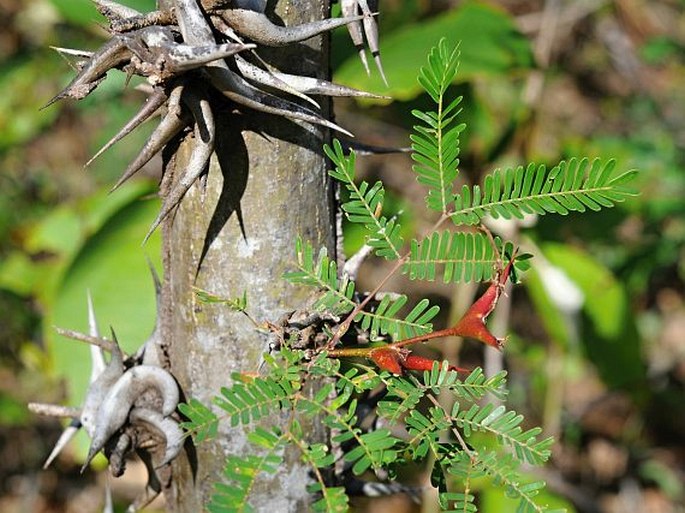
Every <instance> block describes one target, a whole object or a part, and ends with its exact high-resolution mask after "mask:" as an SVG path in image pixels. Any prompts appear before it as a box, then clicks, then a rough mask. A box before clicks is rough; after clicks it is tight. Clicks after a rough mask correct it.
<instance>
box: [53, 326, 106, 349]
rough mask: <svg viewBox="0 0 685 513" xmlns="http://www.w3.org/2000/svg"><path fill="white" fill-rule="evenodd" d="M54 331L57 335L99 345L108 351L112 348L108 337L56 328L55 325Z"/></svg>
mask: <svg viewBox="0 0 685 513" xmlns="http://www.w3.org/2000/svg"><path fill="white" fill-rule="evenodd" d="M55 331H57V334H58V335H62V336H63V337H67V338H70V339H72V340H78V341H79V342H85V343H86V344H90V345H93V346H97V347H100V348H102V349H104V350H105V351H108V352H110V353H111V352H112V349H113V348H114V342H113V341H112V340H110V339H108V338H104V337H94V336H92V335H86V334H85V333H81V332H79V331H73V330H67V329H64V328H58V327H56V326H55Z"/></svg>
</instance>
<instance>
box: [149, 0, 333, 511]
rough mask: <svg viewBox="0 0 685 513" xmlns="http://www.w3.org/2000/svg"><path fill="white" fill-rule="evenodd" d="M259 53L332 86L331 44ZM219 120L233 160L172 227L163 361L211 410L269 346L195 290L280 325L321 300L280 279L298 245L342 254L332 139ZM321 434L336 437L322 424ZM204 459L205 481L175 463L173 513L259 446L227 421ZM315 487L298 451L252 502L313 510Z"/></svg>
mask: <svg viewBox="0 0 685 513" xmlns="http://www.w3.org/2000/svg"><path fill="white" fill-rule="evenodd" d="M271 7H275V8H274V9H272V10H269V9H270V8H271ZM267 14H268V15H269V16H270V18H271V19H272V20H274V21H276V22H279V20H280V21H282V23H283V24H285V25H295V24H299V23H304V22H309V21H313V20H318V19H322V18H323V17H325V16H328V15H329V5H328V1H327V0H326V1H323V0H285V1H284V0H279V1H278V2H277V3H276V5H275V6H272V5H271V3H269V7H268V8H267ZM267 50H269V51H267ZM259 53H260V56H262V57H264V58H265V59H266V60H267V61H268V62H269V63H270V64H272V65H274V66H275V67H277V68H278V69H280V70H282V71H286V72H289V73H298V74H306V75H310V76H318V77H320V78H328V74H329V65H328V39H327V37H318V38H313V39H310V40H308V41H306V42H305V43H303V44H298V45H294V46H292V47H288V48H279V49H277V50H271V49H264V51H262V49H260V51H259ZM324 108H327V106H326V105H324ZM215 117H216V118H217V122H218V125H219V126H220V129H218V131H217V132H218V133H217V144H218V146H219V150H218V151H217V153H219V154H222V155H229V156H230V157H228V158H226V157H225V158H224V160H223V161H222V165H221V166H220V165H219V163H218V162H217V159H216V158H214V157H213V159H212V162H211V165H210V170H209V174H208V177H207V181H206V187H205V188H204V191H203V187H202V185H201V184H198V183H196V184H195V185H194V186H193V187H192V189H191V190H190V191H189V193H188V194H187V195H186V197H185V198H184V200H183V202H182V204H181V205H180V207H179V208H178V210H177V212H176V213H175V215H173V219H171V220H169V221H167V222H166V224H165V226H164V227H163V236H164V243H163V262H164V289H163V307H162V312H161V314H160V316H161V328H162V335H163V340H164V347H163V349H164V356H165V358H166V363H167V365H169V366H170V370H171V372H172V373H173V375H174V376H175V377H176V379H177V380H178V382H179V383H180V385H181V388H182V390H183V393H184V394H185V398H186V399H190V398H195V399H198V400H200V401H202V402H203V403H205V404H210V403H211V400H212V397H214V396H215V395H217V394H219V391H220V388H221V387H222V386H226V385H229V384H230V382H231V378H230V376H231V373H232V372H235V371H256V370H257V366H258V363H259V361H260V357H261V355H262V353H263V352H264V351H265V349H266V348H265V341H266V339H265V337H264V336H262V335H260V334H259V333H258V332H257V331H256V330H255V327H254V326H253V325H252V324H251V323H250V322H249V321H248V319H247V318H246V317H245V316H243V315H242V314H240V313H236V312H233V311H231V310H230V309H229V308H227V307H226V306H222V305H214V304H203V303H200V302H199V301H198V300H197V298H196V296H195V294H194V292H193V287H199V288H201V289H205V290H207V291H210V292H212V293H214V294H216V295H219V296H222V297H227V298H228V297H230V298H235V297H239V296H241V295H242V294H243V292H244V291H246V292H247V298H248V311H249V312H250V314H251V315H252V316H253V317H254V318H255V319H257V320H258V321H263V320H272V321H275V320H276V319H277V318H278V317H279V316H280V315H282V314H283V313H285V312H286V311H288V310H294V309H297V308H301V307H303V306H304V305H306V303H307V300H308V298H309V295H310V294H311V289H305V288H302V287H299V288H298V287H295V286H294V285H291V284H288V283H286V282H285V281H284V280H283V279H282V278H281V276H282V275H283V273H284V271H286V270H288V269H292V262H293V261H294V256H295V253H294V244H295V240H296V238H297V237H298V236H302V237H303V238H304V239H305V240H310V241H311V242H312V243H313V244H314V246H315V247H318V246H327V247H328V248H329V250H330V252H331V254H332V253H333V252H334V248H335V238H336V237H335V222H334V219H335V214H334V207H333V194H332V186H331V183H330V181H329V178H328V177H327V173H326V169H327V165H326V162H325V158H324V156H323V152H322V145H323V144H324V142H326V139H327V137H328V133H327V130H324V129H321V128H320V127H315V126H312V125H308V124H306V123H296V122H293V121H290V120H287V119H283V118H277V117H275V116H270V115H264V114H259V113H257V112H254V111H249V110H248V109H244V108H240V109H239V110H238V109H237V108H236V106H234V105H233V106H231V105H228V106H227V108H226V109H225V110H224V111H223V112H217V113H215ZM192 144H193V135H192V134H189V135H188V136H187V137H186V138H185V139H184V140H183V141H182V142H181V144H180V146H179V147H178V148H177V149H176V151H174V152H173V154H172V155H169V154H168V155H167V156H166V159H165V160H166V162H165V165H166V168H165V173H167V174H168V173H171V174H170V175H169V176H172V177H173V175H174V169H181V168H182V167H183V166H184V165H185V163H186V162H187V159H188V156H189V149H190V148H191V145H192ZM168 153H170V152H168ZM172 180H173V179H172ZM274 415H279V414H278V412H274ZM311 429H312V430H313V431H316V429H319V430H320V431H321V433H320V434H319V435H320V437H321V438H323V436H324V435H325V433H324V432H323V430H322V429H321V428H320V427H319V428H317V427H316V426H311ZM196 450H197V469H196V472H195V475H193V471H191V465H190V464H189V462H188V460H187V459H186V458H185V457H184V458H180V461H178V462H176V463H175V464H174V465H173V469H172V475H171V480H170V484H169V486H168V488H167V489H166V490H165V495H166V500H167V504H168V508H169V509H170V510H171V511H180V512H199V511H202V510H203V506H205V505H206V504H207V501H208V500H209V497H210V495H211V493H212V489H213V483H216V482H217V481H218V480H220V478H221V470H222V467H223V464H224V461H225V458H226V455H227V454H238V455H244V454H246V452H247V451H248V450H249V447H248V442H247V439H246V434H245V431H243V430H242V429H240V428H231V427H230V426H228V422H222V423H221V424H220V428H219V435H218V437H217V438H216V439H215V440H213V441H211V442H205V443H202V444H200V445H199V446H198V447H197V448H196ZM307 482H308V475H307V468H306V467H305V466H304V465H303V464H302V463H301V462H300V461H299V459H298V456H297V454H295V453H294V452H293V454H289V455H286V463H285V465H284V466H283V468H281V469H280V471H279V472H278V474H277V475H276V476H275V478H274V479H273V480H271V481H270V482H260V484H259V486H258V487H257V489H255V490H254V491H253V492H252V495H251V497H252V498H253V499H252V501H251V502H252V504H253V506H254V508H255V510H256V511H264V512H272V513H276V512H278V513H285V512H295V511H298V512H299V511H306V510H308V503H309V498H308V496H307V492H306V490H305V486H306V483H307Z"/></svg>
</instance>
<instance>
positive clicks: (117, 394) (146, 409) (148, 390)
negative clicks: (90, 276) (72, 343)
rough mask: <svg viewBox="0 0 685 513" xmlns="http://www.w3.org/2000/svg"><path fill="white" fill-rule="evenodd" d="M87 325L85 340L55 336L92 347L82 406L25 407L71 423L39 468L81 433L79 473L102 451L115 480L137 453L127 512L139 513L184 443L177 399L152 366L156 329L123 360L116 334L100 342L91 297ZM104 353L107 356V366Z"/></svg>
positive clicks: (166, 377) (172, 383) (167, 379)
mask: <svg viewBox="0 0 685 513" xmlns="http://www.w3.org/2000/svg"><path fill="white" fill-rule="evenodd" d="M153 278H154V281H155V289H156V291H157V295H158V296H159V293H160V290H161V284H160V282H159V279H158V277H157V275H156V274H155V273H154V270H153ZM158 301H159V297H158ZM88 324H89V333H88V335H85V334H82V333H77V332H73V331H69V330H58V331H59V333H60V334H62V335H64V336H67V337H70V338H74V339H77V340H81V341H84V342H87V343H89V344H90V354H91V375H90V385H89V386H88V390H87V392H86V396H85V399H84V401H83V404H82V406H81V407H80V408H69V407H64V406H60V405H51V404H42V403H30V404H29V409H30V410H31V411H33V412H35V413H39V414H43V415H49V416H57V417H67V418H71V422H70V424H69V425H68V426H67V427H66V428H65V429H64V431H63V432H62V434H61V436H60V437H59V439H58V441H57V443H56V444H55V446H54V448H53V450H52V452H51V453H50V455H49V456H48V458H47V460H46V462H45V464H44V466H43V467H44V468H47V467H48V466H49V465H50V464H51V463H52V462H53V461H54V460H55V458H56V457H57V456H58V455H59V454H60V452H61V451H62V450H63V449H64V447H66V445H67V444H68V443H69V441H71V439H72V438H73V437H74V436H75V435H76V433H77V432H78V430H79V429H80V428H83V429H84V430H85V431H86V432H87V433H88V435H89V436H90V438H91V444H90V448H89V450H88V456H87V457H86V461H85V463H84V464H83V467H82V469H81V470H82V471H83V470H85V468H86V467H87V466H88V464H89V463H90V461H91V460H92V459H93V457H94V456H95V455H96V454H97V453H98V452H100V451H101V450H104V451H105V453H106V454H107V456H108V458H109V461H110V469H111V471H112V474H113V475H115V476H119V475H121V474H122V473H123V472H124V469H125V462H126V457H127V455H128V454H129V453H130V452H131V451H136V452H137V453H138V454H139V455H140V456H141V459H142V461H143V463H144V464H145V466H146V467H147V470H148V483H147V486H146V488H145V490H144V492H143V493H142V494H141V495H140V496H139V497H138V498H136V500H135V501H134V502H133V503H132V504H131V506H130V507H129V508H128V510H127V511H129V512H134V511H138V510H139V509H140V508H142V507H144V506H145V505H147V504H148V503H149V502H150V501H152V499H154V498H155V497H156V496H157V495H158V494H159V493H160V492H161V489H162V486H161V482H160V479H159V476H158V473H159V471H160V469H162V468H163V467H165V466H166V465H167V464H168V463H170V462H171V461H172V460H173V459H175V458H176V457H177V456H178V454H179V453H180V451H181V448H182V447H183V444H184V441H185V434H184V432H183V430H182V429H181V427H180V425H179V423H178V421H177V419H176V418H175V417H174V412H175V411H176V407H177V405H178V402H179V398H180V393H179V388H178V384H177V383H176V380H175V379H174V378H173V376H172V375H171V374H170V373H169V372H167V371H166V370H164V369H162V368H161V367H159V366H158V365H157V364H156V362H155V358H154V347H153V346H154V345H155V343H156V342H157V339H158V337H159V333H158V330H157V329H156V328H155V330H154V331H153V333H152V335H151V337H150V338H149V339H148V341H147V342H146V343H145V344H144V345H143V347H142V348H141V350H140V351H138V353H137V354H135V355H133V356H131V357H129V358H125V357H124V354H123V353H122V351H121V349H120V347H119V344H118V343H117V340H116V336H114V333H112V338H111V339H106V338H102V337H101V336H100V333H99V331H98V328H97V323H96V320H95V314H94V311H93V304H92V301H91V298H90V295H89V296H88ZM104 352H109V353H110V354H111V358H110V360H109V362H108V363H106V362H105V358H104Z"/></svg>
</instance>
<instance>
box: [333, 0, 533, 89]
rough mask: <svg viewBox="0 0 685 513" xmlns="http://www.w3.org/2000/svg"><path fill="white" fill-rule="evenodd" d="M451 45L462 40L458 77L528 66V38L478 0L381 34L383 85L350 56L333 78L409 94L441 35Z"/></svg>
mask: <svg viewBox="0 0 685 513" xmlns="http://www.w3.org/2000/svg"><path fill="white" fill-rule="evenodd" d="M442 37H445V38H447V41H448V44H449V46H450V47H451V48H453V47H454V46H455V45H456V44H457V43H459V42H460V41H461V46H460V50H461V57H460V64H459V73H458V74H457V80H458V81H461V82H466V81H469V80H471V79H472V78H473V77H474V76H475V75H479V74H488V75H500V74H504V73H507V72H509V71H511V70H514V69H519V68H528V67H531V66H532V63H533V60H532V54H531V50H530V45H529V43H528V40H527V39H526V38H525V37H524V36H523V35H522V34H521V33H519V32H518V31H517V29H516V27H515V25H514V22H513V20H512V19H511V18H510V17H509V16H508V15H506V14H505V13H504V12H502V11H501V10H498V9H496V8H494V7H491V6H488V5H485V4H482V3H479V2H469V3H467V4H466V5H464V6H462V7H460V8H458V9H455V10H453V11H450V12H448V13H446V14H443V15H440V16H436V17H435V18H432V19H429V20H426V21H423V22H421V23H417V24H413V25H410V26H407V27H405V28H402V29H400V30H397V31H395V32H393V33H391V34H390V35H388V36H387V37H381V42H380V44H381V57H382V59H383V66H384V68H385V71H386V75H387V78H388V83H389V84H390V85H389V87H386V86H385V85H384V84H383V82H382V80H381V78H380V76H379V74H378V73H375V72H372V73H371V74H370V75H367V74H366V72H365V71H364V69H363V67H362V65H361V63H360V62H359V58H358V57H357V56H356V55H354V56H352V57H350V58H349V59H348V60H347V61H345V62H344V63H343V64H342V66H341V67H340V68H339V69H338V70H337V71H336V73H335V80H336V81H338V82H340V83H343V84H345V85H348V86H352V87H356V88H359V89H363V90H366V91H372V92H375V93H379V94H385V95H389V96H392V97H393V98H395V99H397V100H408V99H411V98H414V97H415V96H417V95H418V94H419V93H420V92H421V90H422V89H421V86H420V85H419V83H418V82H417V80H416V75H417V72H418V68H419V66H420V65H421V64H423V63H424V62H425V59H426V55H428V53H429V51H430V49H431V48H432V47H433V46H435V45H436V44H437V43H438V41H439V40H440V38H442Z"/></svg>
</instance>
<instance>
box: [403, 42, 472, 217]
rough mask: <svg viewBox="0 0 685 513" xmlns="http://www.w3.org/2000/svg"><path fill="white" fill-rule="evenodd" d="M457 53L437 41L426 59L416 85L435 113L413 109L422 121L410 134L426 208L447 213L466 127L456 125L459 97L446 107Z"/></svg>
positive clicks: (456, 61) (457, 171) (444, 43)
mask: <svg viewBox="0 0 685 513" xmlns="http://www.w3.org/2000/svg"><path fill="white" fill-rule="evenodd" d="M458 57H459V51H458V49H457V48H454V49H452V50H451V51H450V50H449V48H448V45H447V41H446V40H445V39H442V40H440V43H439V44H438V46H437V47H435V48H433V50H432V51H431V53H430V54H429V56H428V64H427V65H425V66H423V67H422V68H421V70H420V72H419V83H420V84H421V86H422V87H423V88H424V89H425V90H426V92H427V93H428V94H429V95H430V97H431V98H432V99H433V101H434V102H435V104H436V110H435V111H426V112H424V111H419V110H414V111H412V114H413V115H414V117H416V118H418V119H419V120H420V121H422V122H423V124H422V125H415V126H414V133H413V134H412V135H411V141H412V149H413V150H414V153H413V154H412V159H413V160H414V161H415V162H416V164H415V165H414V166H413V170H414V172H415V173H416V174H417V180H418V182H419V183H421V184H423V185H425V186H426V187H427V188H428V195H427V196H426V205H427V206H428V208H430V209H432V210H436V211H438V212H442V213H443V214H447V212H448V210H449V209H450V206H451V204H452V202H453V201H454V180H455V179H456V178H457V174H458V173H459V170H458V166H459V134H460V133H461V132H462V131H463V130H464V128H466V125H464V124H463V123H462V124H460V125H456V124H455V119H456V117H457V115H458V114H459V113H460V112H461V109H457V107H458V106H459V104H460V103H461V100H462V98H461V97H459V98H457V99H455V100H453V101H452V102H451V103H449V104H448V105H445V103H446V102H445V96H444V95H445V92H446V91H447V88H448V87H449V85H450V84H451V83H452V81H453V80H454V76H455V75H456V73H457V64H458Z"/></svg>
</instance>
